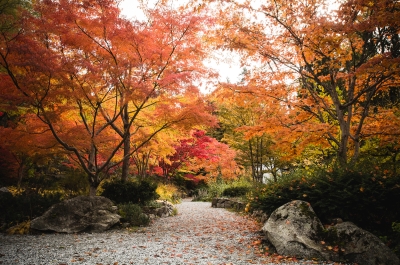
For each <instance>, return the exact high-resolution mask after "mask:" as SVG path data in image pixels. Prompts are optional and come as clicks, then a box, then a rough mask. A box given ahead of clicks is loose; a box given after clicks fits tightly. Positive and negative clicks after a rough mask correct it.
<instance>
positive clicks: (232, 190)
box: [222, 186, 250, 197]
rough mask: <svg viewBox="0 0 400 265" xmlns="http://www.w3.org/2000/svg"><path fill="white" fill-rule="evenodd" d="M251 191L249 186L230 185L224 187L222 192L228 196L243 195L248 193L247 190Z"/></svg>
mask: <svg viewBox="0 0 400 265" xmlns="http://www.w3.org/2000/svg"><path fill="white" fill-rule="evenodd" d="M249 191H250V188H249V187H243V186H242V187H241V186H238V187H228V188H226V189H224V191H223V192H222V196H227V197H241V196H244V195H246V193H247V192H249Z"/></svg>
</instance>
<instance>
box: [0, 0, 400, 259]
mask: <svg viewBox="0 0 400 265" xmlns="http://www.w3.org/2000/svg"><path fill="white" fill-rule="evenodd" d="M326 4H327V3H326V2H324V1H322V0H312V1H311V0H302V1H291V0H279V1H263V3H262V4H257V5H256V4H254V3H251V1H211V0H210V1H206V0H203V1H190V3H188V4H182V5H179V6H177V5H176V4H175V5H174V4H173V3H172V2H169V1H159V2H157V4H156V5H151V6H149V5H147V3H145V2H139V7H140V8H141V10H142V14H143V16H142V17H141V18H140V19H135V18H134V17H133V18H129V19H128V18H126V17H125V16H123V15H121V10H120V8H119V2H118V1H114V0H81V1H78V0H59V1H50V0H43V1H24V0H1V2H0V37H1V40H0V79H1V80H0V90H1V93H0V135H1V141H0V150H1V152H0V155H1V159H0V168H1V170H0V184H1V186H7V187H9V189H10V190H12V191H13V194H14V196H17V195H18V194H24V196H25V197H26V196H28V195H32V194H34V195H35V196H39V197H40V196H41V197H40V198H42V197H46V196H50V195H49V194H53V195H54V194H55V193H57V194H59V196H58V197H57V200H61V199H65V198H68V197H71V196H76V195H79V194H85V195H96V194H101V193H102V192H103V190H104V189H103V186H104V185H108V184H107V183H113V182H118V183H122V184H121V185H125V184H124V183H132V182H134V183H139V182H143V181H150V182H156V183H157V184H156V186H155V187H158V188H159V189H164V191H166V192H164V195H165V194H167V193H168V192H169V193H174V195H173V196H174V198H177V197H179V196H181V195H182V194H183V193H186V194H189V193H190V194H193V193H196V194H201V195H202V196H203V197H204V198H205V199H210V198H212V197H214V196H220V195H221V194H223V192H224V190H225V189H226V188H229V189H230V192H232V189H233V190H234V191H233V195H234V196H240V195H243V196H244V197H243V198H242V199H243V200H246V202H248V203H249V208H250V209H262V210H264V211H266V212H269V213H270V212H271V211H272V210H273V209H274V208H276V207H279V206H280V205H282V204H284V203H285V202H287V201H289V200H292V199H304V200H307V201H309V202H310V203H311V204H312V205H313V207H314V208H315V210H316V212H317V213H318V215H319V216H321V219H323V220H324V221H325V222H328V221H329V219H330V218H333V217H338V216H339V217H341V218H343V219H345V220H350V221H353V222H355V223H356V224H357V225H360V226H362V227H363V228H365V229H368V230H370V231H371V230H373V231H374V232H376V233H377V234H379V235H381V237H382V238H383V239H384V241H385V242H386V243H387V244H388V245H391V246H392V247H393V248H394V250H395V251H398V242H399V238H400V236H399V233H400V225H399V223H400V211H399V209H398V207H399V206H398V203H396V202H398V201H399V199H400V198H399V196H400V195H399V194H400V192H399V189H400V186H399V183H400V182H399V173H398V165H399V152H400V151H399V150H400V149H399V136H400V133H399V128H400V111H399V103H400V90H399V81H400V72H399V70H400V67H399V63H400V39H399V29H400V21H399V19H398V17H399V12H400V4H399V2H398V1H394V0H379V1H372V2H371V1H366V0H348V1H341V2H338V3H337V5H338V7H337V10H336V11H332V10H329V9H328V8H329V7H328V6H327V5H326ZM328 10H329V11H328ZM216 52H222V53H224V52H225V53H228V54H229V53H234V54H235V56H237V58H239V60H240V67H241V69H242V73H241V74H240V76H232V77H229V80H235V81H233V82H232V81H231V82H230V81H229V80H227V81H226V82H222V81H221V79H218V73H217V72H216V71H215V69H214V70H213V69H212V67H210V65H209V64H208V65H207V63H205V62H207V61H209V60H212V59H213V58H212V56H213V55H215V53H216ZM228 59H229V58H228ZM205 90H207V91H208V92H209V93H203V92H204V91H205ZM202 91H203V92H202ZM159 193H162V192H159ZM179 194H181V195H179ZM226 194H229V192H227V193H226ZM53 195H52V196H53ZM32 196H33V195H32ZM168 196H169V197H171V198H172V195H168ZM28 197H29V196H28ZM199 197H201V196H199ZM32 198H33V197H32ZM393 202H394V203H393ZM32 204H34V203H32V202H30V207H31V208H30V209H31V210H30V213H28V214H26V213H20V214H18V217H16V215H14V216H13V217H12V218H11V217H10V220H2V221H3V222H5V223H8V224H9V223H12V222H20V221H22V220H25V219H27V218H28V219H29V218H33V217H34V215H35V214H38V213H36V212H35V213H34V211H33V210H32ZM3 206H4V204H3ZM21 207H22V208H24V207H25V206H21ZM17 208H18V207H17ZM3 219H4V218H3ZM8 224H7V225H4V227H8Z"/></svg>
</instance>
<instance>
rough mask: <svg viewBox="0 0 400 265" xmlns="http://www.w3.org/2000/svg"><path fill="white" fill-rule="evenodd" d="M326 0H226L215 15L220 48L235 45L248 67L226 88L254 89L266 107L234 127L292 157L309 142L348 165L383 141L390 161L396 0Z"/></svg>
mask: <svg viewBox="0 0 400 265" xmlns="http://www.w3.org/2000/svg"><path fill="white" fill-rule="evenodd" d="M325 4H328V3H327V2H324V1H308V0H304V1H291V0H284V1H263V2H262V3H253V2H251V1H245V2H244V3H242V2H241V3H239V1H238V3H235V1H229V3H228V1H227V2H224V4H223V5H231V6H232V9H231V10H236V12H235V11H234V12H229V13H227V14H226V15H225V16H223V14H221V16H222V17H224V18H225V19H224V21H223V27H222V28H221V29H220V31H219V33H220V34H219V35H218V36H219V43H220V47H226V48H228V49H231V50H236V51H238V52H240V54H241V55H243V64H244V65H247V66H249V68H251V69H252V71H250V73H248V74H247V75H246V76H245V77H244V81H243V82H242V83H240V84H226V85H225V86H226V89H228V90H232V91H235V92H236V93H237V94H240V93H241V94H243V95H244V96H243V98H245V97H247V95H249V94H251V95H253V96H254V97H256V98H257V100H258V101H259V102H262V103H259V104H260V106H262V109H263V110H261V111H262V112H265V110H267V112H269V114H268V115H264V114H263V115H264V118H263V119H262V120H261V121H260V122H258V123H257V124H256V125H244V124H241V125H239V126H238V127H241V128H243V129H245V132H246V133H245V136H246V139H251V138H252V137H254V136H260V135H264V134H267V135H270V136H271V137H272V138H273V139H275V140H276V141H277V142H279V145H280V147H279V148H281V149H285V150H286V152H285V153H286V154H289V152H292V155H293V157H298V156H299V155H300V154H301V153H302V152H303V151H307V150H308V151H309V150H310V149H312V150H313V152H316V153H317V154H318V156H319V157H333V156H336V158H337V160H338V161H340V163H341V164H346V163H349V162H357V161H358V160H359V159H360V156H362V154H363V152H364V154H365V153H366V152H367V151H374V152H378V151H379V150H381V149H385V150H387V154H388V156H389V157H390V156H392V157H394V161H397V158H396V157H397V154H398V151H397V150H398V148H399V138H398V137H399V134H398V129H399V126H400V123H399V122H400V117H399V108H398V107H399V92H398V91H399V74H400V73H399V70H400V67H399V63H400V57H399V55H400V53H399V50H400V41H399V40H400V39H399V30H400V24H399V20H398V16H399V10H400V8H399V3H398V1H391V0H379V1H365V0H349V1H344V2H341V4H340V5H339V4H338V6H339V7H338V9H337V11H328V10H327V9H326V5H325ZM256 18H257V19H256ZM221 36H222V37H221ZM221 40H223V41H221ZM277 132H279V133H278V134H277ZM282 139H284V140H282ZM284 146H286V147H284ZM367 149H368V150H367Z"/></svg>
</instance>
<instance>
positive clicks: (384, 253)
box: [262, 201, 400, 265]
mask: <svg viewBox="0 0 400 265" xmlns="http://www.w3.org/2000/svg"><path fill="white" fill-rule="evenodd" d="M262 230H263V232H264V233H265V234H266V237H267V239H268V241H269V242H270V243H271V244H272V245H273V246H274V247H275V249H276V251H277V252H278V254H280V255H286V256H292V257H297V258H305V259H312V258H317V259H321V260H332V261H347V262H352V263H357V264H360V265H361V264H362V265H389V264H390V265H399V264H400V262H399V259H398V257H397V256H396V255H395V254H394V253H393V252H392V251H391V250H390V249H389V248H388V247H387V246H386V245H385V244H383V242H382V241H381V240H380V239H379V238H377V237H376V236H374V235H373V234H371V233H369V232H367V231H365V230H363V229H361V228H359V227H357V226H356V225H354V224H353V223H350V222H343V223H338V224H336V225H334V226H332V227H330V228H328V229H327V230H326V229H324V227H323V226H322V223H321V222H320V220H319V219H318V217H317V216H316V214H315V212H314V210H313V209H312V208H311V206H310V204H309V203H307V202H305V201H292V202H289V203H287V204H285V205H283V206H281V207H279V208H278V209H276V210H275V211H274V212H273V213H272V214H271V216H270V218H269V219H268V220H267V222H266V223H265V225H264V226H263V228H262Z"/></svg>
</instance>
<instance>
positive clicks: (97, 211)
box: [31, 196, 121, 234]
mask: <svg viewBox="0 0 400 265" xmlns="http://www.w3.org/2000/svg"><path fill="white" fill-rule="evenodd" d="M116 212H117V207H116V206H114V204H113V202H112V201H111V200H109V199H107V198H105V197H101V196H89V197H88V196H78V197H75V198H72V199H69V200H65V201H63V202H60V203H58V204H55V205H53V206H51V207H50V209H49V210H47V211H46V212H45V213H44V214H43V215H42V216H40V217H38V218H36V219H34V220H32V222H31V228H32V229H35V230H40V231H54V232H59V233H69V234H70V233H78V232H102V231H105V230H107V229H109V228H110V227H112V226H113V225H115V224H116V223H118V222H119V220H120V218H121V217H120V216H119V215H118V214H117V213H116Z"/></svg>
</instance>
